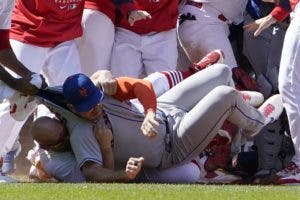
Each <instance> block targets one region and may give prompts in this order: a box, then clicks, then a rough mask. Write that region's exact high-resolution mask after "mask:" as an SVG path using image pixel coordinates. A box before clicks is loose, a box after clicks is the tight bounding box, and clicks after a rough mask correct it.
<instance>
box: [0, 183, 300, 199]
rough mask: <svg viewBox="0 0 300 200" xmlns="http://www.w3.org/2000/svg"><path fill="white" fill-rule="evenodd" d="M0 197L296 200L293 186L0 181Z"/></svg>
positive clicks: (298, 191)
mask: <svg viewBox="0 0 300 200" xmlns="http://www.w3.org/2000/svg"><path fill="white" fill-rule="evenodd" d="M0 199H5V200H10V199H18V200H19V199H20V200H22V199H30V200H35V199H38V200H44V199H55V200H56V199H58V200H64V199H66V200H76V199H83V200H90V199H109V200H112V199H126V200H127V199H128V200H137V199H163V200H168V199H172V200H173V199H184V200H192V199H201V200H202V199H210V200H211V199H222V200H223V199H237V200H241V199H247V200H250V199H272V200H275V199H278V200H279V199H280V200H293V199H300V187H297V186H285V187H282V186H229V185H210V186H208V185H167V184H58V183H15V184H0Z"/></svg>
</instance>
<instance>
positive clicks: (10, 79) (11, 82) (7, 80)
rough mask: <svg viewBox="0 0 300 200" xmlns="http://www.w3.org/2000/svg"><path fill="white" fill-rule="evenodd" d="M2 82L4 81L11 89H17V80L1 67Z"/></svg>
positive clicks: (0, 78)
mask: <svg viewBox="0 0 300 200" xmlns="http://www.w3.org/2000/svg"><path fill="white" fill-rule="evenodd" d="M0 80H2V81H3V82H4V83H5V84H7V85H8V86H9V87H11V88H13V89H17V88H16V79H15V78H14V77H13V76H12V75H10V74H9V73H8V72H7V71H6V70H5V69H4V67H2V66H1V65H0Z"/></svg>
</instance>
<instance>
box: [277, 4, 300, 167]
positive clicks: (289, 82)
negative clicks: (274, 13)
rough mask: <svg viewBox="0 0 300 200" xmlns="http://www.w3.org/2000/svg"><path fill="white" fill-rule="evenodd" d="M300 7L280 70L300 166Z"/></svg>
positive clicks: (284, 98) (287, 33)
mask: <svg viewBox="0 0 300 200" xmlns="http://www.w3.org/2000/svg"><path fill="white" fill-rule="evenodd" d="M299 51H300V7H299V4H298V5H297V6H296V9H295V16H294V19H293V20H292V21H291V24H290V26H289V28H288V29H287V32H286V35H285V39H284V43H283V49H282V55H281V62H280V69H279V79H278V82H279V91H280V94H281V95H282V100H283V104H284V107H285V109H286V113H287V116H288V121H289V126H290V131H291V137H292V140H293V143H294V148H295V156H294V158H293V161H294V162H295V163H296V164H297V165H298V166H300V52H299Z"/></svg>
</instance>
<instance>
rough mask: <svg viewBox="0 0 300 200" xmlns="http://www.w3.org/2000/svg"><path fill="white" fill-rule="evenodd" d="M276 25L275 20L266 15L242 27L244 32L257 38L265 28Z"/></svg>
mask: <svg viewBox="0 0 300 200" xmlns="http://www.w3.org/2000/svg"><path fill="white" fill-rule="evenodd" d="M274 23H276V19H275V18H274V17H272V15H267V16H266V17H263V18H260V19H258V20H255V21H254V22H252V23H249V24H247V25H245V26H244V29H245V31H248V32H254V36H255V37H256V36H259V35H260V33H261V32H262V31H263V30H265V29H266V28H268V27H270V26H271V25H272V24H274Z"/></svg>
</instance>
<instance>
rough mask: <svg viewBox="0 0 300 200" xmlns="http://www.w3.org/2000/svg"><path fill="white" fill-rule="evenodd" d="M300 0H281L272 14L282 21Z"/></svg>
mask: <svg viewBox="0 0 300 200" xmlns="http://www.w3.org/2000/svg"><path fill="white" fill-rule="evenodd" d="M298 2H299V0H279V1H278V2H277V6H276V7H275V8H274V9H273V10H272V12H271V15H272V17H274V18H275V19H276V20H277V21H279V22H282V21H283V20H284V19H285V18H286V17H287V16H288V15H289V14H290V12H292V11H293V10H294V8H295V6H296V5H297V3H298Z"/></svg>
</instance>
